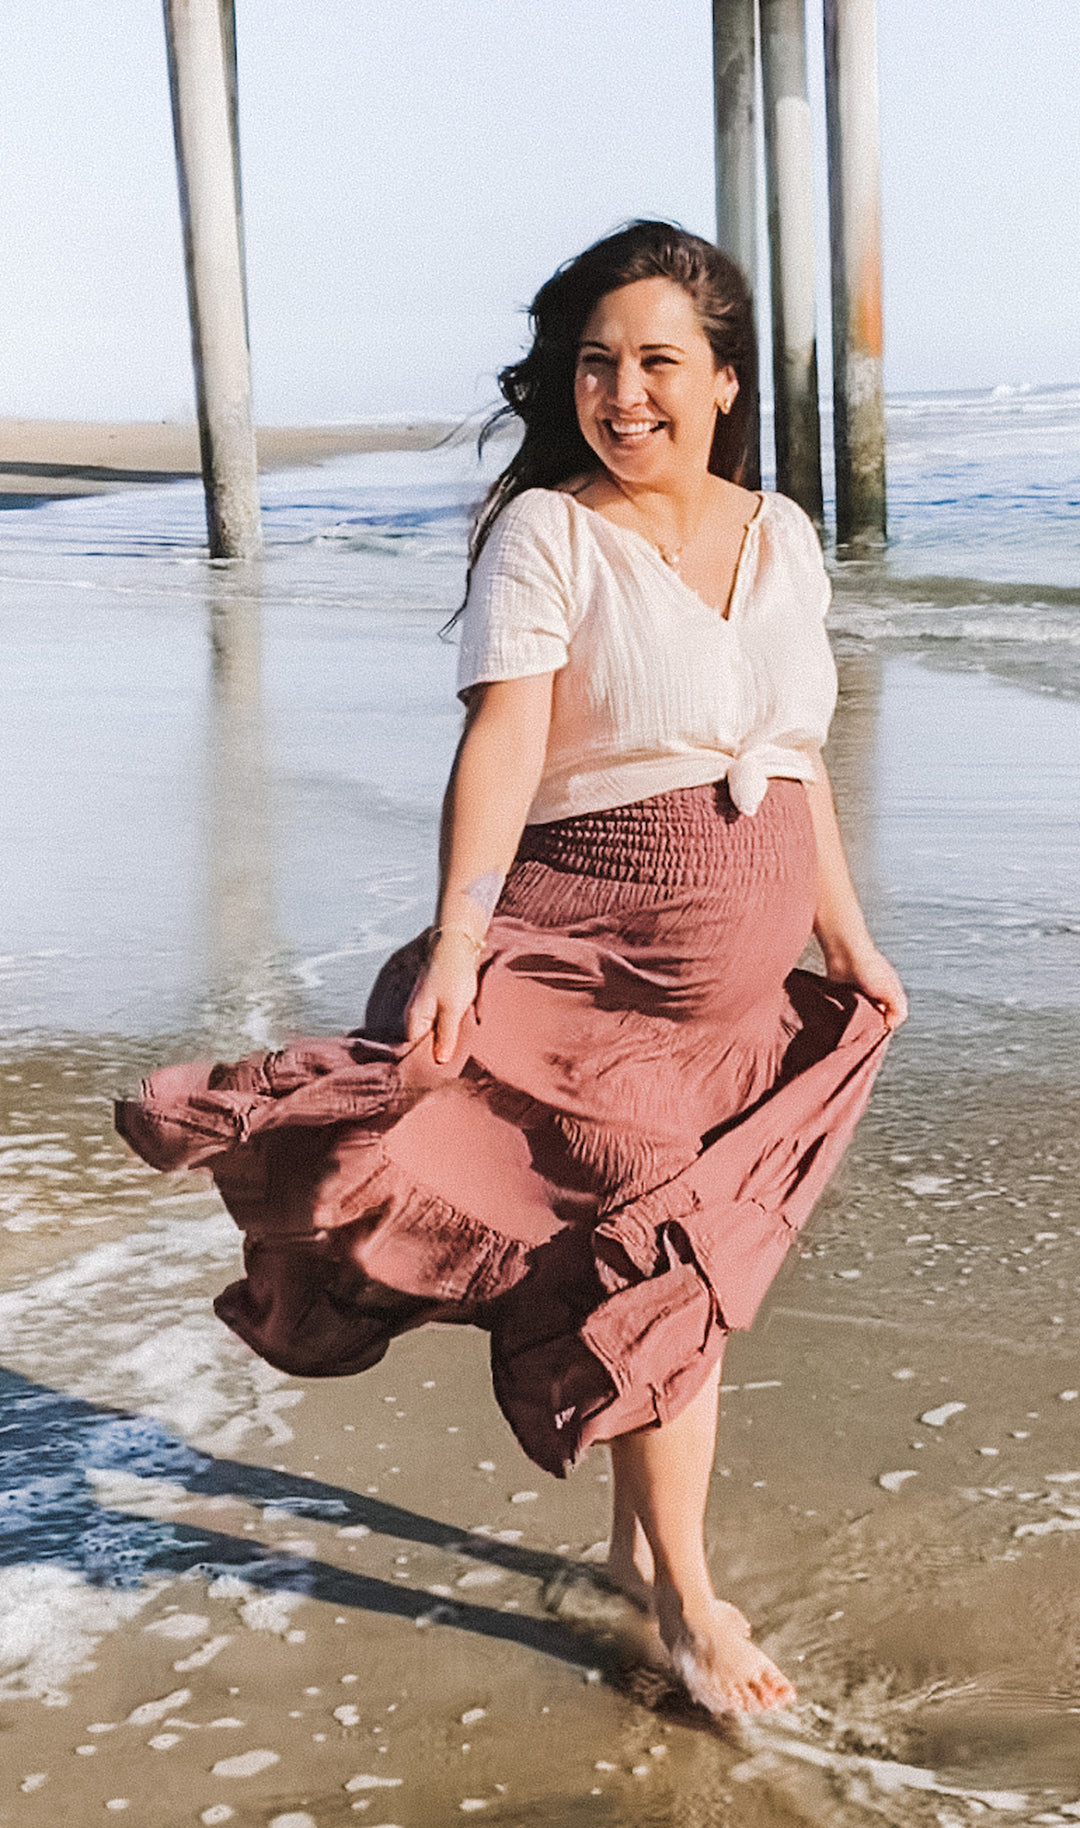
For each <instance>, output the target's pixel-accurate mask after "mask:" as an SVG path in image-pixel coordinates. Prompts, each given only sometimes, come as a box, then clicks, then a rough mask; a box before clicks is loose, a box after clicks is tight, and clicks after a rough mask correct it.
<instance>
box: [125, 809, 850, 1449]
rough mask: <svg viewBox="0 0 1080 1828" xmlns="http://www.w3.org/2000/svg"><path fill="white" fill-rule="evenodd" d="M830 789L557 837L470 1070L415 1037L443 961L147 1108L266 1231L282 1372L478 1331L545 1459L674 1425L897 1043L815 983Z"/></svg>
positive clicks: (167, 1074)
mask: <svg viewBox="0 0 1080 1828" xmlns="http://www.w3.org/2000/svg"><path fill="white" fill-rule="evenodd" d="M814 895H815V848H814V839H813V833H812V830H811V826H810V818H809V808H808V805H807V800H806V793H805V790H804V788H803V786H802V784H801V783H800V782H797V781H785V780H774V781H773V782H771V784H770V787H769V791H768V793H767V794H766V797H765V799H764V801H763V802H762V805H761V807H760V808H759V810H758V812H757V813H756V814H755V815H754V816H753V817H752V818H748V817H746V816H744V815H740V814H739V813H737V812H736V810H735V808H734V806H733V805H732V803H731V800H730V798H729V796H728V793H727V789H726V788H725V787H724V785H723V783H719V784H717V785H713V786H706V787H695V788H689V789H682V790H680V791H677V792H674V793H665V794H660V795H658V796H656V797H655V798H653V799H649V800H643V801H640V802H638V803H637V804H635V805H631V806H621V807H617V808H615V809H614V810H612V811H610V812H602V813H593V814H588V815H585V816H583V817H580V818H574V819H565V820H560V821H558V822H557V823H555V824H548V825H535V826H529V827H527V828H526V831H525V834H524V837H523V839H522V843H521V847H520V849H519V852H518V855H517V858H516V859H515V862H514V865H513V867H512V869H511V871H510V875H509V877H508V879H507V882H506V885H505V888H504V890H503V894H502V897H501V899H500V902H499V906H498V908H497V910H496V913H495V918H494V920H493V921H492V923H491V928H490V931H489V934H488V941H487V946H486V949H485V952H484V955H483V958H482V961H481V965H480V972H479V989H478V994H477V998H476V1003H475V1006H474V1008H473V1010H472V1011H471V1012H470V1014H469V1015H468V1017H467V1018H466V1021H465V1023H464V1024H463V1028H462V1034H461V1037H460V1041H459V1044H458V1048H457V1052H456V1054H455V1056H454V1058H453V1060H452V1061H450V1062H449V1063H448V1064H447V1065H445V1066H443V1067H437V1066H436V1065H435V1064H434V1060H433V1055H432V1050H431V1043H430V1040H425V1041H423V1042H421V1043H418V1044H416V1045H413V1046H411V1047H410V1046H409V1045H407V1044H406V1043H405V1042H404V1041H403V1040H402V1038H401V1037H402V1033H403V1027H402V1020H403V1012H404V1007H405V1003H406V1001H407V998H408V995H409V991H410V989H411V987H412V983H413V980H414V978H415V975H416V972H417V969H418V967H419V964H420V961H421V959H422V957H423V945H422V942H421V941H415V942H413V943H412V944H411V945H410V946H407V947H405V948H404V950H403V951H402V952H399V953H397V954H395V956H394V957H393V958H392V959H391V960H390V961H389V962H388V964H387V965H385V966H384V967H383V970H382V972H381V973H380V976H379V978H378V980H377V982H376V985H375V988H374V990H373V992H372V996H371V999H370V1001H369V1004H368V1009H367V1018H366V1023H365V1026H364V1028H362V1029H360V1030H359V1031H357V1032H356V1033H354V1034H350V1035H347V1036H345V1037H344V1038H343V1039H340V1040H330V1041H327V1040H305V1041H297V1042H294V1043H293V1044H292V1045H291V1046H289V1047H285V1048H283V1049H281V1050H280V1051H279V1052H277V1053H271V1054H260V1055H257V1056H253V1057H251V1058H249V1059H247V1060H242V1061H240V1062H239V1063H238V1064H237V1065H234V1066H222V1065H211V1064H209V1063H207V1062H202V1063H196V1064H193V1065H185V1066H173V1067H166V1068H164V1069H162V1070H161V1071H160V1072H157V1073H155V1074H154V1075H153V1076H152V1077H151V1078H150V1079H149V1080H147V1081H146V1082H145V1083H144V1085H143V1087H142V1091H141V1096H140V1097H139V1098H138V1099H132V1100H129V1101H126V1102H124V1103H122V1104H120V1105H119V1106H118V1107H117V1122H118V1127H119V1129H120V1131H121V1133H122V1134H123V1135H124V1136H125V1137H126V1138H127V1140H128V1142H129V1143H131V1144H132V1146H133V1147H134V1148H135V1149H136V1150H138V1152H139V1153H140V1154H141V1155H142V1156H144V1157H145V1159H146V1160H147V1161H149V1162H151V1163H152V1164H153V1165H154V1166H155V1167H159V1168H165V1169H171V1168H176V1167H179V1166H181V1165H185V1164H186V1165H188V1166H191V1167H196V1166H206V1167H208V1168H209V1169H210V1170H211V1172H212V1174H213V1176H214V1179H215V1181H216V1182H217V1185H218V1187H219V1188H220V1191H221V1194H222V1197H223V1199H224V1201H225V1203H226V1205H227V1206H228V1208H229V1211H230V1212H231V1213H232V1215H233V1217H234V1218H235V1220H236V1222H237V1224H238V1225H239V1226H240V1227H241V1229H242V1230H243V1233H244V1260H245V1270H246V1275H245V1277H244V1279H243V1280H242V1281H239V1282H234V1283H233V1284H232V1285H231V1287H229V1288H227V1289H226V1290H225V1291H224V1293H223V1294H222V1295H220V1296H219V1297H218V1300H217V1302H216V1308H217V1312H218V1314H219V1315H220V1316H221V1318H222V1319H223V1320H224V1321H225V1322H226V1323H227V1324H228V1325H229V1326H230V1327H232V1328H233V1329H234V1330H235V1331H236V1332H237V1333H238V1334H239V1335H240V1337H241V1338H242V1339H244V1340H246V1341H247V1342H248V1344H249V1345H250V1346H252V1347H253V1348H254V1350H255V1351H256V1352H258V1353H260V1354H261V1355H262V1357H264V1358H265V1359H268V1360H269V1362H270V1363H271V1364H272V1365H277V1366H279V1367H280V1368H281V1369H283V1370H285V1371H289V1372H293V1373H296V1374H298V1375H300V1376H306V1377H329V1376H340V1375H346V1374H348V1373H351V1372H355V1371H362V1370H365V1369H366V1368H367V1367H368V1366H369V1365H373V1364H375V1363H376V1362H377V1361H378V1360H379V1359H380V1358H381V1357H382V1356H383V1354H384V1352H385V1351H386V1348H387V1346H388V1344H389V1342H390V1340H391V1339H392V1338H393V1337H394V1335H395V1334H397V1333H400V1332H403V1331H405V1330H406V1329H407V1328H411V1327H415V1326H418V1325H420V1324H422V1323H423V1322H425V1321H429V1320H435V1321H468V1322H471V1323H472V1324H473V1325H475V1326H478V1327H482V1328H484V1329H485V1330H486V1331H487V1332H488V1333H489V1334H490V1337H491V1362H492V1373H493V1378H494V1384H495V1392H496V1396H497V1398H498V1401H499V1403H500V1405H501V1407H502V1409H503V1411H504V1413H505V1415H506V1417H507V1419H508V1421H509V1422H510V1425H511V1427H512V1428H513V1430H514V1432H515V1434H516V1435H517V1437H518V1440H519V1441H520V1442H521V1444H522V1446H523V1447H524V1449H525V1451H526V1453H528V1454H529V1455H530V1456H531V1457H532V1458H533V1459H534V1460H535V1461H536V1462H537V1463H538V1464H539V1465H540V1466H543V1467H545V1468H547V1470H548V1471H550V1472H553V1473H562V1472H564V1471H565V1470H566V1468H567V1467H568V1466H570V1465H572V1464H573V1463H574V1462H575V1461H576V1460H577V1459H578V1458H579V1457H580V1455H581V1454H582V1453H583V1452H584V1450H585V1449H586V1448H587V1447H588V1446H589V1445H590V1444H591V1443H592V1442H594V1441H604V1440H610V1439H611V1438H612V1437H614V1436H616V1435H620V1434H624V1433H626V1432H627V1431H629V1430H631V1429H636V1428H642V1427H645V1426H648V1425H649V1424H653V1423H657V1422H665V1421H667V1420H669V1419H670V1418H671V1417H672V1416H674V1415H676V1414H677V1413H678V1412H679V1410H680V1409H681V1408H682V1407H684V1406H685V1404H686V1403H688V1402H689V1401H690V1400H691V1398H692V1397H693V1396H694V1395H695V1393H696V1392H697V1390H698V1389H699V1388H700V1387H701V1385H702V1383H703V1382H704V1380H705V1378H706V1377H707V1375H708V1373H709V1371H710V1369H711V1368H712V1366H713V1365H714V1364H715V1363H716V1360H717V1357H718V1355H719V1353H720V1351H721V1348H722V1344H723V1339H724V1336H725V1334H726V1333H727V1332H728V1331H729V1330H730V1329H731V1328H742V1327H747V1326H749V1324H750V1322H751V1320H752V1318H753V1316H754V1313H755V1311H756V1309H757V1307H758V1304H759V1303H760V1301H761V1298H762V1296H763V1295H764V1293H765V1291H766V1289H767V1288H768V1286H769V1283H770V1282H771V1280H772V1278H773V1276H774V1275H775V1273H776V1271H777V1269H778V1268H779V1266H780V1264H781V1262H782V1261H783V1259H784V1255H785V1253H786V1251H787V1250H788V1247H789V1246H790V1244H791V1242H792V1239H793V1238H794V1237H795V1236H796V1235H797V1233H798V1231H799V1228H800V1227H801V1226H802V1224H803V1223H804V1221H805V1219H806V1218H807V1216H808V1214H809V1212H810V1210H811V1207H812V1206H813V1203H814V1201H815V1199H816V1198H817V1195H818V1194H819V1193H820V1191H821V1189H822V1187H823V1186H824V1184H825V1182H826V1180H827V1179H828V1176H829V1174H830V1173H831V1172H832V1170H833V1168H834V1167H835V1165H836V1163H837V1161H838V1160H839V1157H840V1155H841V1153H842V1152H843V1149H844V1147H845V1146H846V1144H847V1142H848V1139H849V1138H850V1136H851V1133H852V1130H853V1129H854V1126H855V1124H856V1122H857V1121H858V1118H859V1115H860V1113H861V1111H862V1109H863V1106H864V1105H865V1103H866V1100H867V1097H868V1095H869V1092H870V1086H871V1083H872V1081H873V1078H874V1074H875V1072H876V1071H877V1068H878V1066H879V1065H880V1063H881V1059H882V1055H883V1052H884V1048H885V1042H886V1033H885V1028H884V1023H883V1021H882V1018H881V1016H880V1014H879V1013H878V1011H877V1010H876V1009H875V1008H874V1007H873V1005H872V1004H870V1003H869V1002H868V1001H867V1000H866V999H865V998H864V997H862V996H860V995H859V994H858V992H856V991H854V990H852V989H851V988H849V987H845V986H842V985H837V984H833V983H830V982H828V981H827V980H826V979H824V978H822V977H819V976H816V975H814V974H812V973H808V972H805V971H800V970H797V969H795V963H796V960H797V959H798V957H799V955H800V953H801V951H802V949H803V946H804V945H805V943H806V940H807V937H808V935H809V933H810V928H811V923H812V919H813V911H814Z"/></svg>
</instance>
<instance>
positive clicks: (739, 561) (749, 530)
mask: <svg viewBox="0 0 1080 1828" xmlns="http://www.w3.org/2000/svg"><path fill="white" fill-rule="evenodd" d="M559 493H560V494H562V495H565V496H566V499H567V501H572V502H573V504H574V506H575V508H580V510H581V512H582V513H583V514H590V515H592V516H594V517H595V519H596V520H602V521H603V522H604V524H605V526H608V527H613V528H614V530H615V532H616V533H623V534H625V535H626V536H627V537H628V538H629V539H632V540H633V541H634V542H635V544H636V545H638V546H640V547H643V548H644V550H645V551H646V552H648V553H651V555H652V557H653V558H654V559H655V561H656V563H657V564H658V565H659V566H660V569H661V571H662V573H663V575H664V576H665V577H668V578H671V579H673V580H674V582H675V583H676V584H677V585H678V586H679V588H680V590H682V591H683V593H684V594H685V595H686V596H688V597H692V598H693V599H694V602H695V603H696V604H697V605H698V607H699V608H700V609H704V610H707V611H708V613H709V615H710V616H716V617H718V619H719V620H720V621H721V622H724V623H727V624H728V625H730V623H731V620H732V617H733V616H734V613H735V610H736V609H737V608H738V607H739V605H740V603H741V600H742V591H741V589H740V585H741V583H742V579H743V574H744V570H745V563H746V559H747V555H748V553H749V550H750V545H751V538H752V536H753V535H754V534H755V533H756V530H757V528H758V527H759V526H760V523H761V519H762V516H763V514H764V511H765V500H766V497H765V491H764V490H763V489H759V490H758V492H757V496H758V500H757V507H756V508H755V509H754V512H753V513H752V514H751V516H750V519H749V520H748V521H747V523H746V525H745V527H744V528H743V534H742V539H741V541H740V542H739V552H738V557H737V558H736V560H735V569H734V571H733V572H732V574H731V589H730V591H729V592H728V599H727V602H726V603H725V604H724V607H723V608H722V609H720V608H719V607H718V606H717V605H716V604H715V603H707V602H706V601H705V598H704V597H703V596H702V594H701V592H700V591H699V590H695V589H694V587H693V585H692V584H688V583H687V582H686V579H685V578H684V577H681V576H680V575H679V573H678V572H677V571H676V570H675V567H674V566H673V565H669V564H668V562H667V560H666V559H665V558H664V556H663V554H662V553H661V551H660V548H659V547H658V546H656V545H654V544H653V542H652V540H651V539H650V538H649V536H648V534H647V533H639V532H638V530H637V528H636V527H624V526H623V525H622V522H621V521H617V520H610V519H609V518H608V516H607V515H606V514H601V512H600V510H599V508H590V506H589V504H588V502H585V501H579V500H578V498H577V496H576V495H571V493H570V491H569V489H561V490H560V491H559Z"/></svg>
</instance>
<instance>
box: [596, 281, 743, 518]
mask: <svg viewBox="0 0 1080 1828" xmlns="http://www.w3.org/2000/svg"><path fill="white" fill-rule="evenodd" d="M738 391H739V384H738V381H737V380H736V378H735V373H734V370H733V369H731V368H721V369H717V368H716V366H715V364H714V362H713V353H712V350H711V348H710V346H709V342H708V339H707V337H706V335H705V332H704V331H703V330H702V328H701V325H700V323H699V321H698V315H697V312H696V310H695V309H694V304H693V301H692V299H691V298H690V297H689V295H688V294H687V293H686V292H684V291H683V289H682V287H681V286H677V285H676V284H675V283H674V281H673V280H670V279H637V280H634V282H633V283H632V284H631V285H628V286H620V287H619V288H618V290H617V291H615V292H608V293H607V294H606V295H605V297H603V298H602V299H600V301H599V303H598V304H597V305H596V307H595V309H594V310H593V312H592V315H591V317H590V318H589V319H588V322H587V323H586V325H585V328H584V330H583V331H582V336H581V342H580V345H579V347H578V358H577V368H576V371H575V375H574V404H575V406H576V408H577V416H578V423H579V425H580V426H581V431H582V435H583V437H584V438H585V441H586V443H587V444H588V445H589V446H590V448H591V449H592V450H593V451H595V452H596V455H597V457H598V458H599V459H600V462H601V463H602V464H603V465H604V467H605V469H607V470H609V471H610V473H611V474H612V476H614V477H615V478H616V479H617V480H619V481H623V482H627V483H638V484H639V485H641V486H643V487H648V486H654V487H664V486H665V485H672V484H676V485H677V484H678V482H679V481H681V480H690V478H692V477H693V476H694V475H696V474H698V473H700V471H701V470H704V469H707V468H708V463H709V453H710V451H711V449H712V440H713V431H714V428H715V423H716V413H717V409H718V408H721V407H722V408H723V409H724V410H726V411H730V410H731V403H732V402H733V401H734V399H735V395H736V394H737V393H738Z"/></svg>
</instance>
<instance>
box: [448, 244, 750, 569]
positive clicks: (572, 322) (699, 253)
mask: <svg viewBox="0 0 1080 1828" xmlns="http://www.w3.org/2000/svg"><path fill="white" fill-rule="evenodd" d="M638 279H670V280H673V281H674V283H675V284H676V285H677V286H681V287H682V289H683V291H684V292H686V293H687V294H688V295H689V297H690V298H691V300H692V301H693V304H694V308H695V310H696V311H697V314H698V319H699V321H700V324H701V328H702V330H703V331H704V333H705V335H706V337H707V338H708V341H709V347H710V348H711V350H712V353H713V360H714V362H715V364H716V367H717V368H718V369H719V368H726V367H729V366H730V367H731V368H732V369H734V371H735V375H736V377H737V379H738V382H739V391H738V394H737V396H736V398H735V403H734V405H733V407H732V410H731V412H730V413H728V414H717V420H716V431H715V433H714V435H713V443H712V450H711V452H710V454H709V469H710V470H711V471H712V473H713V475H714V476H723V477H726V478H727V480H728V481H729V482H741V480H742V478H743V475H744V473H745V469H746V458H747V431H748V427H749V423H750V414H751V412H752V410H753V407H754V403H755V401H756V398H757V378H758V376H757V337H756V335H755V333H754V307H753V300H752V298H751V294H750V288H749V286H748V285H747V283H746V280H745V279H744V277H743V275H742V273H741V271H740V269H739V268H738V267H737V266H736V265H735V262H734V261H733V260H729V259H728V256H727V255H726V254H722V253H721V252H720V250H719V248H717V247H714V246H713V244H712V242H711V241H704V240H703V239H702V237H701V236H700V235H690V234H688V233H687V231H686V230H685V229H683V228H679V227H678V225H677V224H676V223H673V222H649V221H640V222H629V223H627V225H626V227H625V228H621V229H617V230H616V232H615V234H613V235H606V236H605V237H604V239H603V240H602V241H595V242H594V243H593V245H592V247H588V248H586V249H585V252H584V253H583V254H577V255H575V257H574V258H573V260H568V261H566V262H565V264H564V265H563V266H561V267H560V268H559V269H558V271H557V272H556V273H553V274H552V277H551V278H550V279H549V280H548V281H547V282H546V283H545V284H544V285H542V286H541V287H540V290H539V292H538V293H537V294H536V297H535V298H534V299H533V302H532V305H531V306H530V308H529V322H530V324H531V326H532V332H533V343H532V348H531V349H530V350H529V353H528V355H526V356H524V357H523V358H522V360H521V361H520V362H511V363H510V365H509V367H507V368H504V369H503V370H502V372H501V373H500V375H499V391H500V392H501V394H502V396H503V399H504V400H505V401H506V404H505V406H501V407H500V408H499V409H498V411H497V412H496V413H494V414H493V415H492V417H491V418H490V419H489V420H488V422H487V424H486V425H485V426H484V429H483V431H482V432H481V434H480V442H481V448H482V447H483V445H484V443H485V442H486V440H487V439H488V438H490V436H491V434H492V432H493V431H495V429H496V428H497V427H498V426H500V425H501V424H503V423H504V422H505V421H506V420H508V419H512V418H517V419H520V420H521V421H522V423H523V424H524V427H525V435H524V437H523V438H522V440H521V443H520V445H519V446H518V449H517V450H516V452H515V453H514V456H513V457H512V458H511V460H510V462H509V463H508V464H507V466H506V468H505V470H503V472H502V474H501V476H499V477H498V478H497V479H496V481H495V482H494V483H493V484H492V486H491V488H490V489H489V490H488V493H487V495H486V496H485V498H484V501H483V503H482V504H481V507H480V510H479V512H478V514H477V516H476V520H475V523H474V525H473V529H472V535H471V538H470V541H469V569H470V572H471V570H472V567H473V566H474V565H475V564H476V561H477V559H478V558H479V556H480V554H481V552H482V551H483V548H484V542H485V541H486V539H487V537H488V534H489V533H490V532H491V529H492V526H493V524H494V522H495V520H496V519H497V517H498V516H499V515H500V514H501V513H502V510H503V509H504V508H505V507H506V505H507V503H508V502H511V501H513V499H514V497H515V495H520V494H521V493H522V492H523V490H525V489H554V488H558V487H559V486H560V484H562V483H566V482H569V480H570V478H571V477H573V476H578V475H580V474H581V473H582V471H584V470H588V469H590V468H591V467H592V466H593V465H594V464H595V462H596V454H595V452H594V451H593V450H591V449H590V447H589V445H588V444H586V442H585V439H584V438H583V436H582V433H581V428H580V426H579V425H578V418H577V412H576V410H575V407H574V375H575V371H576V368H577V356H578V345H579V343H580V341H581V333H582V331H583V330H584V328H585V325H586V323H587V322H588V319H589V318H590V316H591V315H592V312H593V309H594V307H595V306H596V304H597V303H598V302H599V300H600V299H601V298H605V297H606V296H607V294H608V293H609V292H615V291H617V290H618V288H619V287H620V286H628V285H632V284H633V282H634V281H635V280H638Z"/></svg>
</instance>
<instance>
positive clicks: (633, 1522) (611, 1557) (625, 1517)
mask: <svg viewBox="0 0 1080 1828" xmlns="http://www.w3.org/2000/svg"><path fill="white" fill-rule="evenodd" d="M611 1448H612V1454H611V1469H612V1475H613V1484H614V1490H613V1495H612V1496H613V1502H612V1515H611V1543H610V1546H609V1548H608V1556H607V1563H606V1566H605V1572H606V1574H607V1576H608V1579H609V1580H610V1581H612V1582H613V1583H614V1585H615V1586H616V1587H618V1588H619V1590H620V1592H622V1593H625V1595H626V1597H627V1599H628V1600H632V1601H633V1603H634V1605H635V1606H638V1607H640V1609H641V1611H642V1612H649V1613H651V1612H652V1609H653V1572H654V1569H653V1552H652V1550H651V1548H650V1547H649V1539H648V1537H647V1536H646V1534H645V1531H644V1530H643V1529H642V1527H641V1519H640V1517H639V1516H638V1514H637V1511H636V1510H635V1509H634V1502H633V1498H632V1497H631V1494H630V1489H629V1487H628V1484H627V1481H626V1480H625V1479H624V1478H622V1477H620V1472H619V1464H620V1459H621V1455H620V1454H619V1452H618V1442H617V1441H613V1442H612V1443H611Z"/></svg>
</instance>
